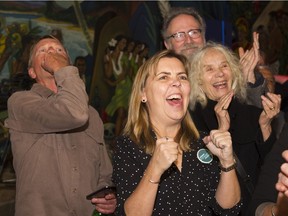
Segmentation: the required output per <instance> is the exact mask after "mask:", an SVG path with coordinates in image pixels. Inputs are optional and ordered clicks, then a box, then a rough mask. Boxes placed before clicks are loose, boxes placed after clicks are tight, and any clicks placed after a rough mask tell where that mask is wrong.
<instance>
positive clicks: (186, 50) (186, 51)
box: [181, 44, 203, 61]
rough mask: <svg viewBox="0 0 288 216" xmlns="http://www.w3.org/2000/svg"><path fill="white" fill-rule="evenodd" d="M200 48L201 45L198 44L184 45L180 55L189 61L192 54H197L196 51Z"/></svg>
mask: <svg viewBox="0 0 288 216" xmlns="http://www.w3.org/2000/svg"><path fill="white" fill-rule="evenodd" d="M202 47H203V45H199V44H185V46H184V47H183V49H182V50H181V54H183V55H185V56H186V58H187V59H188V60H189V61H190V60H191V59H192V58H193V56H194V54H195V53H196V52H197V50H199V49H200V48H202Z"/></svg>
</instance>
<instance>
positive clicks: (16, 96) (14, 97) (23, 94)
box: [8, 90, 33, 102]
mask: <svg viewBox="0 0 288 216" xmlns="http://www.w3.org/2000/svg"><path fill="white" fill-rule="evenodd" d="M32 95H33V93H32V91H30V90H25V91H16V92H14V93H12V94H11V95H10V97H9V98H8V102H13V101H19V100H27V96H30V97H31V96H32Z"/></svg>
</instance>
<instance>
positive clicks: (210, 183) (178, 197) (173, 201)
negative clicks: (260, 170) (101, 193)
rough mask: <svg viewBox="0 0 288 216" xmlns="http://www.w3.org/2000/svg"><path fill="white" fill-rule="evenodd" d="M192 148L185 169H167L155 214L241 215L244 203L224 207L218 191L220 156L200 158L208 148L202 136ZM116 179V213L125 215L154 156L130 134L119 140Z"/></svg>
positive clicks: (186, 156) (115, 164) (183, 162)
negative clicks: (140, 146)
mask: <svg viewBox="0 0 288 216" xmlns="http://www.w3.org/2000/svg"><path fill="white" fill-rule="evenodd" d="M191 146H192V149H193V150H192V151H190V152H184V153H183V160H182V171H181V172H180V171H179V170H178V168H177V167H176V166H175V165H174V164H172V165H171V167H170V168H169V169H168V170H166V171H165V172H164V174H163V175H162V177H161V182H160V184H159V188H158V192H157V197H156V201H155V205H154V210H153V214H152V215H165V216H166V215H189V216H191V215H202V216H205V215H212V212H213V211H214V212H215V213H216V214H218V215H227V216H228V215H229V216H232V215H238V213H239V211H240V207H241V204H242V203H239V204H238V205H236V206H235V207H233V208H232V209H226V210H224V209H222V208H221V207H220V206H219V205H218V204H217V202H216V199H215V192H216V188H217V185H218V182H219V177H220V170H219V168H218V160H217V158H215V157H214V158H213V161H212V162H210V163H208V164H205V163H202V162H200V161H199V160H198V159H197V151H198V150H199V149H201V148H205V146H204V144H203V142H202V141H201V140H200V139H199V140H198V141H197V142H195V143H192V144H191ZM113 158H114V159H113V163H114V171H113V181H114V183H115V185H116V187H117V199H118V200H117V202H118V206H117V209H116V215H117V216H121V215H125V212H124V202H125V200H126V199H127V198H128V197H129V196H130V195H131V194H132V192H133V191H134V190H135V188H136V187H137V185H138V183H139V182H140V180H141V178H142V176H143V173H144V171H145V169H146V167H147V165H148V163H149V161H150V159H151V155H149V154H146V153H145V152H144V151H142V150H141V149H139V147H138V146H137V145H136V144H135V143H134V142H133V141H132V140H131V139H129V137H125V136H121V137H119V138H118V139H117V143H116V149H115V153H114V157H113Z"/></svg>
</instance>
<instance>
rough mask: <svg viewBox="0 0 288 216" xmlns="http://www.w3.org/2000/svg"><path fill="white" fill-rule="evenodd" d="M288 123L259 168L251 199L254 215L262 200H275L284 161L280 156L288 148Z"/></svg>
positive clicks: (252, 213)
mask: <svg viewBox="0 0 288 216" xmlns="http://www.w3.org/2000/svg"><path fill="white" fill-rule="evenodd" d="M287 140H288V123H286V124H285V125H284V128H283V130H282V132H281V134H280V137H279V139H278V140H277V141H276V143H275V144H274V146H273V148H272V149H271V151H270V153H269V154H268V155H267V157H266V158H265V161H264V165H263V166H262V168H261V173H260V176H259V179H258V182H257V184H256V188H255V191H254V194H253V196H252V201H251V214H250V215H255V211H256V208H257V207H258V206H259V205H260V204H261V203H263V202H276V200H277V194H278V193H277V191H276V189H275V184H276V182H277V180H278V173H279V172H280V166H281V164H282V163H284V159H283V158H282V155H281V154H282V152H283V151H284V150H287V149H288V142H287Z"/></svg>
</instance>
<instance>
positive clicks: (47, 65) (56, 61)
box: [42, 52, 70, 75]
mask: <svg viewBox="0 0 288 216" xmlns="http://www.w3.org/2000/svg"><path fill="white" fill-rule="evenodd" d="M68 65H70V64H69V59H68V56H67V54H64V53H57V52H49V53H47V54H46V55H45V58H44V60H43V62H42V67H43V69H44V70H46V71H47V72H49V73H51V74H52V75H53V74H54V73H55V72H57V71H58V70H59V69H61V68H63V67H66V66H68Z"/></svg>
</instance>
